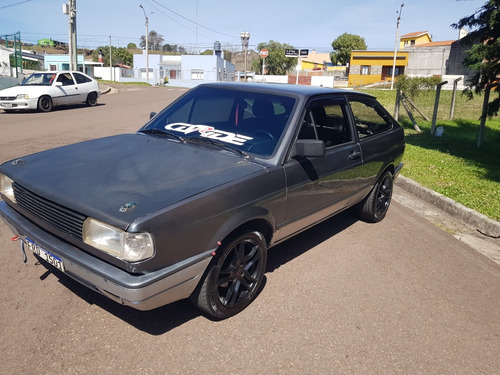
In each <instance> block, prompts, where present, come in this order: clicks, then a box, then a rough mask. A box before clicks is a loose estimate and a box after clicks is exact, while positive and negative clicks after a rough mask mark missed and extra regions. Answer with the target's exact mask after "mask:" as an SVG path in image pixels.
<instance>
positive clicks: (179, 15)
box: [146, 0, 239, 39]
mask: <svg viewBox="0 0 500 375" xmlns="http://www.w3.org/2000/svg"><path fill="white" fill-rule="evenodd" d="M146 1H147V2H148V3H149V1H148V0H146ZM151 1H153V2H154V3H156V4H157V5H158V6H160V7H162V8H165V9H166V10H168V11H169V12H172V13H173V14H175V15H176V16H178V17H181V18H182V19H185V20H186V21H188V22H191V23H192V24H194V25H196V26H199V27H202V28H204V29H206V30H209V31H211V32H213V33H216V34H219V35H223V36H227V37H229V38H235V39H239V35H238V36H234V35H229V34H225V33H222V32H220V31H217V30H214V29H211V28H210V27H207V26H204V25H201V24H199V23H198V22H196V21H193V20H190V19H189V18H187V17H184V16H183V15H181V14H179V13H177V12H175V11H173V10H172V9H170V8H167V7H166V6H165V5H163V4H160V3H159V2H158V1H156V0H151ZM162 14H163V13H162ZM169 18H170V17H169ZM191 31H192V30H191Z"/></svg>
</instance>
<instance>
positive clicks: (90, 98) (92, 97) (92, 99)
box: [86, 92, 97, 107]
mask: <svg viewBox="0 0 500 375" xmlns="http://www.w3.org/2000/svg"><path fill="white" fill-rule="evenodd" d="M86 103H87V105H88V106H89V107H93V106H95V105H96V104H97V94H96V93H95V92H89V94H88V95H87V101H86Z"/></svg>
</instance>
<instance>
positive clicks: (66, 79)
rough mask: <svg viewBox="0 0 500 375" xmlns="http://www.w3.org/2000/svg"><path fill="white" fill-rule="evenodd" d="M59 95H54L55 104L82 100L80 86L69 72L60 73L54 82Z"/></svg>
mask: <svg viewBox="0 0 500 375" xmlns="http://www.w3.org/2000/svg"><path fill="white" fill-rule="evenodd" d="M53 85H55V89H56V90H55V91H56V93H57V95H54V96H53V97H52V100H53V102H54V105H61V104H71V103H76V102H78V101H79V100H80V93H79V91H78V86H77V85H76V84H75V80H74V79H73V76H72V75H71V73H69V72H64V73H60V74H59V75H58V76H57V78H56V79H55V82H54V84H53Z"/></svg>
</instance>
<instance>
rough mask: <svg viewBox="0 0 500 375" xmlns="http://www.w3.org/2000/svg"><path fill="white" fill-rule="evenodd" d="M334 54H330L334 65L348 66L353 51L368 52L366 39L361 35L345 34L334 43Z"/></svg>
mask: <svg viewBox="0 0 500 375" xmlns="http://www.w3.org/2000/svg"><path fill="white" fill-rule="evenodd" d="M332 48H333V50H334V51H333V52H332V53H331V54H330V58H331V60H332V64H333V65H338V64H340V65H347V64H348V63H349V59H350V58H351V51H353V50H358V51H359V50H366V43H365V39H364V38H362V37H360V36H359V35H354V34H348V33H344V34H342V35H340V36H339V37H338V38H337V39H335V40H334V41H333V42H332Z"/></svg>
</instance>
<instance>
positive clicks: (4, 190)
mask: <svg viewBox="0 0 500 375" xmlns="http://www.w3.org/2000/svg"><path fill="white" fill-rule="evenodd" d="M13 183H14V181H12V180H11V179H10V178H9V177H7V176H6V175H4V174H1V173H0V193H1V194H3V195H4V196H5V197H7V198H9V199H10V200H11V201H12V202H14V203H16V197H15V196H14V188H13V187H12V184H13Z"/></svg>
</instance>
